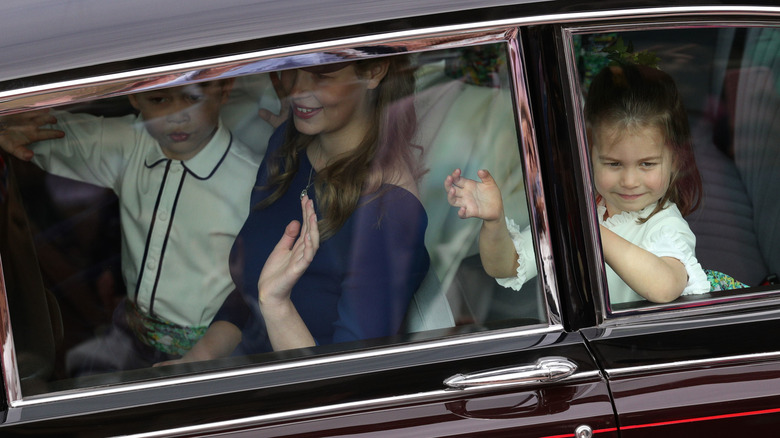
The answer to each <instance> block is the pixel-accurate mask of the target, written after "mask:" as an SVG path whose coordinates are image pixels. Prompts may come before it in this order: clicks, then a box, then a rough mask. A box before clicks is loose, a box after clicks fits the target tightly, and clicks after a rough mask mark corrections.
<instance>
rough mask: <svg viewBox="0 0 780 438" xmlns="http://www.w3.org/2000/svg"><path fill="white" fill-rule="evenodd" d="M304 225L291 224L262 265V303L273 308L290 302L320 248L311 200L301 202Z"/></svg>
mask: <svg viewBox="0 0 780 438" xmlns="http://www.w3.org/2000/svg"><path fill="white" fill-rule="evenodd" d="M301 210H302V211H303V224H302V225H301V223H300V222H298V221H292V222H290V224H289V225H287V228H286V229H285V230H284V235H283V236H282V238H281V239H280V240H279V243H277V244H276V247H274V250H273V251H272V252H271V255H269V256H268V259H267V260H266V262H265V265H263V270H262V271H261V272H260V279H259V280H258V282H257V288H258V293H259V296H258V298H259V300H260V305H261V307H262V306H263V305H269V306H274V305H278V304H281V303H285V302H287V301H288V300H289V299H290V292H292V288H293V286H295V283H297V282H298V279H299V278H301V275H303V273H304V272H305V271H306V268H308V267H309V264H311V261H312V259H314V255H315V254H316V253H317V249H319V246H320V233H319V228H318V227H317V215H316V213H315V212H314V203H313V201H311V200H310V199H309V197H308V196H304V197H303V198H302V199H301Z"/></svg>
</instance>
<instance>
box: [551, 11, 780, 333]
mask: <svg viewBox="0 0 780 438" xmlns="http://www.w3.org/2000/svg"><path fill="white" fill-rule="evenodd" d="M773 9H774V13H773V14H770V15H773V16H776V17H780V8H773ZM765 18H766V17H764V16H762V17H760V18H757V19H756V20H747V19H745V20H737V21H734V20H732V21H728V22H723V21H718V20H697V21H682V20H673V21H657V22H645V21H637V22H632V23H630V24H626V23H614V22H611V23H604V24H585V25H577V26H571V27H563V28H562V29H561V36H562V38H563V41H564V45H565V46H566V51H565V59H566V71H567V75H568V78H567V79H568V84H569V89H570V91H571V92H572V96H571V98H572V99H573V101H574V103H575V105H573V107H574V111H575V119H574V121H573V123H574V125H575V130H576V134H577V147H578V149H579V152H580V159H581V163H582V166H581V168H580V171H581V173H582V175H583V181H584V186H585V187H586V193H585V196H586V198H585V203H586V204H587V208H588V211H589V213H590V214H588V215H587V217H588V219H589V220H588V222H589V227H588V228H589V231H590V233H591V236H592V237H593V238H594V241H595V242H601V237H600V231H599V222H598V218H597V214H596V211H597V205H596V197H595V194H596V193H595V189H593V181H592V176H591V171H590V165H589V163H590V156H589V154H588V145H587V140H586V138H585V123H584V119H585V118H584V114H583V105H584V102H583V101H582V99H581V96H582V94H581V93H579V91H580V84H579V81H578V80H577V78H578V77H579V74H578V71H577V65H576V56H575V53H574V44H573V36H574V35H582V34H593V33H609V32H626V31H648V30H668V29H697V28H711V27H714V26H717V27H719V28H744V27H767V26H768V27H778V26H780V23H778V22H777V21H766V20H765ZM594 249H595V252H596V254H597V256H598V260H603V259H604V256H603V254H602V250H601V246H600V245H596V248H594ZM593 262H595V261H593ZM597 265H598V266H592V267H593V268H595V270H596V271H597V272H598V273H599V275H598V276H597V281H598V284H599V290H600V291H603V292H604V293H601V294H599V295H598V297H596V303H598V309H597V310H598V312H599V313H600V315H599V317H600V318H601V321H602V322H601V323H600V324H599V325H607V326H608V325H612V324H615V323H618V324H619V323H622V322H625V317H629V316H638V315H644V316H645V319H644V320H647V319H653V316H650V315H649V314H652V313H656V312H660V311H673V312H674V315H675V316H678V315H680V312H683V314H698V313H707V312H711V311H713V310H718V309H723V308H731V307H733V305H734V304H739V303H743V304H747V303H746V302H748V301H752V302H755V301H758V300H764V299H771V298H780V289H777V290H774V291H772V290H769V291H755V290H754V291H753V292H748V293H738V292H736V293H738V294H739V295H735V296H727V297H718V298H713V299H709V300H701V301H686V302H671V303H663V304H661V303H657V304H650V305H648V306H643V307H642V308H639V309H627V310H612V309H611V308H610V304H609V302H608V299H607V297H608V296H609V288H608V286H607V273H606V265H605V263H603V262H602V263H597ZM751 289H755V288H751ZM716 304H723V306H719V307H718V309H703V310H702V309H700V308H701V307H708V306H713V305H716ZM761 304H763V301H762V302H761ZM729 305H731V306H729ZM757 305H760V304H756V305H749V304H748V307H755V306H757ZM616 318H622V319H621V320H620V321H617V322H610V320H612V321H614V320H615V319H616ZM657 318H659V319H665V318H666V316H665V315H664V314H658V315H657Z"/></svg>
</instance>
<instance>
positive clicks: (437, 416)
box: [0, 0, 780, 438]
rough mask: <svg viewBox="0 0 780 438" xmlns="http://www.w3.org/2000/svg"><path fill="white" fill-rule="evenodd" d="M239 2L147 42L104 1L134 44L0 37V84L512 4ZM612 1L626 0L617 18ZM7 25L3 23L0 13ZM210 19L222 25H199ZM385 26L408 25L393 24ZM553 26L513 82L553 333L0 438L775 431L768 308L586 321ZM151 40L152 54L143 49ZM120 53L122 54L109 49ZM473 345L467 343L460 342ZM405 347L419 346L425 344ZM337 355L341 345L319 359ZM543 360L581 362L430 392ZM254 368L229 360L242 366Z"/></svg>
mask: <svg viewBox="0 0 780 438" xmlns="http://www.w3.org/2000/svg"><path fill="white" fill-rule="evenodd" d="M55 3H56V2H53V1H52V2H47V1H38V2H34V3H33V4H34V5H36V6H39V7H43V9H44V10H49V11H55V10H56V11H61V12H62V13H63V15H60V16H58V19H60V20H62V22H63V23H70V22H69V21H68V20H66V19H64V18H67V17H75V16H77V15H78V11H79V10H80V8H83V7H86V6H87V5H88V2H84V3H82V4H80V5H77V3H78V2H60V3H61V4H57V5H55ZM98 3H99V4H98ZM158 3H159V2H158ZM207 3H208V4H207ZM235 3H236V4H235V5H232V4H231V5H230V6H234V8H232V9H231V8H229V7H228V5H227V4H225V3H220V4H219V5H218V6H217V5H216V4H215V3H214V4H212V3H211V2H194V3H190V4H189V5H190V9H188V10H187V13H186V14H183V18H182V19H181V22H176V23H175V25H174V26H172V27H171V28H165V29H159V32H160V33H159V34H157V33H153V32H152V33H150V32H144V29H153V28H155V26H158V27H159V24H160V22H159V21H157V20H158V19H159V18H161V17H160V16H154V14H152V13H151V11H152V10H154V8H138V7H137V4H136V5H135V7H134V9H133V11H129V9H128V10H124V9H110V10H109V9H106V8H107V7H108V6H105V5H106V4H107V3H104V2H103V3H100V2H96V3H95V4H94V7H95V9H94V12H95V14H97V15H100V14H104V15H105V17H106V19H105V20H102V22H103V25H104V26H105V28H103V27H100V26H98V30H99V31H100V32H105V33H106V34H110V33H111V32H110V28H111V26H112V23H113V24H114V25H116V24H117V23H116V22H113V21H112V20H114V19H117V18H122V17H121V16H122V15H123V14H124V19H125V20H126V21H127V22H128V23H125V24H126V25H128V26H130V25H132V24H133V23H136V22H143V23H145V24H144V26H141V27H137V28H136V30H138V31H139V32H138V33H139V34H138V35H134V37H138V39H133V38H130V39H128V36H131V35H130V33H125V32H126V31H127V28H125V27H123V26H117V27H116V28H115V30H116V34H115V35H113V36H112V37H111V38H109V39H106V40H105V41H102V42H101V41H100V40H101V37H100V36H95V35H94V34H90V33H89V30H90V29H91V28H83V27H82V28H79V29H78V32H76V29H75V28H73V29H71V28H69V27H68V26H69V25H70V24H68V26H64V27H63V28H62V29H61V30H62V32H63V34H62V35H59V37H60V38H62V41H61V42H62V45H61V46H55V47H52V46H49V47H47V48H46V49H47V50H50V51H52V52H54V53H55V54H56V56H52V57H51V58H45V60H44V61H45V62H44V61H42V62H44V63H43V64H36V62H37V61H35V59H38V58H41V57H40V56H38V55H36V53H38V54H40V53H39V52H35V51H34V50H30V48H31V47H39V46H37V45H34V44H32V43H27V42H24V41H22V40H18V41H17V40H6V41H3V42H2V43H0V44H6V45H7V47H6V48H7V49H9V50H11V49H12V50H14V51H17V52H14V53H22V52H24V53H25V56H27V57H26V58H16V60H15V61H14V62H16V64H15V65H13V66H12V65H11V64H9V62H11V61H9V60H6V61H0V71H3V72H4V73H3V75H4V76H2V77H0V82H2V81H9V80H10V81H11V82H6V85H7V84H9V83H10V84H12V85H13V84H16V82H13V80H14V79H15V78H18V77H25V76H28V75H30V76H36V75H41V74H45V73H49V72H51V71H59V70H69V69H73V68H79V67H88V66H90V65H91V64H92V63H101V64H104V63H116V62H118V61H121V62H125V61H126V60H127V59H131V58H134V57H149V56H154V55H157V54H160V53H168V52H177V51H181V50H190V49H198V48H204V47H211V46H215V45H218V44H232V43H236V42H241V41H244V40H247V39H254V38H269V40H266V41H265V42H264V44H265V43H268V44H270V43H269V41H272V40H273V38H274V37H278V36H284V35H288V34H292V33H294V32H302V31H314V30H317V29H328V28H330V27H343V26H353V25H355V26H359V25H360V24H361V23H366V22H369V21H382V22H385V21H392V20H400V19H405V18H407V17H413V16H416V15H425V14H430V13H433V12H442V13H453V14H454V13H456V12H458V11H463V10H467V9H470V8H482V9H480V11H481V12H480V14H482V15H479V16H486V17H491V18H494V14H495V13H494V12H491V10H490V9H489V7H491V6H497V5H503V4H506V3H515V2H510V1H493V2H471V1H469V2H466V1H455V2H448V1H445V0H441V1H428V2H392V3H393V4H391V3H387V4H384V3H381V2H360V1H350V2H343V1H327V2H320V3H318V4H317V6H316V8H317V9H316V10H315V9H312V10H310V12H312V13H311V14H308V15H307V16H306V19H304V20H300V21H296V20H292V19H291V17H292V16H297V15H299V14H298V12H299V9H300V5H299V3H298V2H286V3H284V2H256V4H255V5H253V6H249V5H241V4H239V3H246V2H235ZM651 3H652V2H648V3H647V4H651ZM11 5H12V6H14V7H15V8H17V11H16V12H17V13H19V14H21V13H22V9H23V8H24V7H25V5H32V4H30V3H26V2H12V3H11ZM63 5H67V6H69V7H70V8H68V7H65V6H63ZM77 6H78V7H77ZM546 6H547V5H545V7H546ZM620 6H624V4H623V3H620V4H618V5H616V6H615V7H620ZM168 7H170V8H171V9H170V10H167V9H166V11H167V12H166V13H168V14H174V13H180V12H181V10H176V9H175V7H174V6H172V4H167V6H166V8H168ZM523 7H525V6H523ZM47 8H48V9H47ZM57 8H62V9H57ZM128 8H129V6H128ZM320 8H321V9H320ZM529 8H530V7H529ZM540 8H541V7H540ZM556 8H557V9H556ZM216 9H220V10H223V9H224V11H221V12H219V11H216ZM228 9H231V10H230V11H229V12H228V11H227V10H228ZM539 10H541V9H539ZM556 10H557V11H559V12H569V11H571V8H569V7H568V5H565V4H562V3H555V4H553V5H550V7H549V8H547V9H546V12H547V13H553V12H555V11H556ZM207 12H213V13H214V14H212V15H208V14H206V13H207ZM261 12H262V15H263V16H262V17H261V16H260V15H261ZM222 14H224V15H222ZM97 15H96V16H97ZM476 16H477V15H472V17H476ZM502 16H503V15H502ZM8 17H9V14H6V18H4V19H8ZM459 17H462V16H459ZM410 19H411V18H410ZM437 19H438V18H437V16H436V15H429V16H424V17H422V18H418V19H417V21H415V23H418V24H419V23H421V22H427V23H430V24H431V25H435V24H438V22H437ZM208 20H211V21H210V23H215V22H216V23H221V24H219V25H217V24H214V25H213V28H209V26H208V25H207V24H208V23H207V22H208ZM461 21H465V20H464V19H463V18H461ZM97 22H98V21H96V22H95V23H97ZM93 25H95V24H94V23H93ZM145 26H148V27H145ZM385 26H387V24H386V23H385ZM398 26H401V27H403V26H407V27H413V26H410V25H409V22H407V21H404V20H400V22H399V24H398ZM185 27H186V28H188V30H187V31H186V32H184V31H183V29H184V28H185ZM204 29H206V30H204ZM220 29H222V30H224V32H220ZM225 29H227V30H225ZM360 29H361V31H365V29H364V28H362V27H361V28H360ZM342 30H343V29H342ZM53 31H54V30H53V29H52V32H53ZM558 31H559V28H558V26H556V25H553V24H545V25H538V26H531V27H524V28H523V29H521V40H522V42H523V47H522V54H521V55H522V57H523V59H522V61H523V64H524V65H527V66H528V76H527V78H526V80H527V84H528V88H529V98H530V107H531V112H532V115H533V119H534V122H535V124H534V130H535V132H536V134H537V142H538V144H537V150H538V153H539V154H540V156H539V161H540V162H541V164H542V169H541V170H540V172H541V174H542V177H543V179H544V184H545V191H544V195H545V198H546V201H547V202H548V204H547V209H548V214H549V217H550V229H551V230H552V231H553V233H554V234H553V235H552V236H551V240H552V246H553V255H554V258H555V259H554V265H555V266H556V268H557V271H556V275H557V277H556V280H557V282H558V284H560V285H561V286H560V294H561V296H560V297H558V298H560V300H561V303H562V315H561V317H562V323H561V327H552V328H550V329H549V330H546V331H544V332H543V333H539V332H533V331H532V330H527V332H523V329H520V330H515V331H516V333H512V330H505V331H499V333H500V334H501V336H495V337H492V338H488V337H485V338H479V336H473V335H474V333H465V334H463V333H448V334H447V336H451V337H452V338H455V339H458V340H462V339H467V341H462V342H449V343H441V344H439V343H436V342H430V344H429V345H430V348H417V349H414V348H410V349H408V350H404V351H399V352H394V353H393V354H386V355H384V356H380V355H376V356H371V354H366V355H362V356H361V355H355V356H354V357H351V358H350V360H345V361H343V362H337V361H334V362H327V361H325V360H324V361H322V362H316V361H312V363H311V364H310V365H305V366H299V367H289V368H285V367H284V365H285V364H286V363H287V362H284V361H285V360H288V361H293V360H295V359H301V358H297V357H293V358H292V359H290V358H286V359H285V358H281V359H279V363H274V364H273V365H279V366H278V368H273V367H272V366H269V367H268V370H265V372H264V373H259V372H258V373H254V374H252V373H249V372H247V373H244V374H242V373H235V374H229V373H224V374H220V375H219V376H218V377H214V378H213V379H212V380H198V379H192V380H187V379H186V378H182V379H180V380H179V381H176V383H175V384H173V383H172V384H170V385H168V386H165V385H164V383H165V381H166V378H168V377H170V375H169V376H166V375H162V374H154V373H153V372H152V371H149V374H148V375H145V376H144V377H147V378H148V380H150V381H154V383H160V382H162V383H163V384H162V385H159V386H155V384H154V383H153V384H150V385H148V386H146V387H139V388H138V389H137V390H136V391H132V392H116V393H112V392H111V391H106V392H103V393H100V394H97V395H94V396H84V397H82V396H78V394H76V395H75V396H73V397H69V396H63V397H62V398H60V399H53V400H50V401H48V402H46V403H40V404H36V403H29V404H27V405H22V406H18V407H12V408H8V407H6V409H4V410H3V418H2V425H1V426H0V435H2V436H28V435H39V436H51V435H57V436H103V435H120V434H130V435H136V436H176V435H181V436H184V435H186V436H279V437H293V436H295V437H307V436H312V437H313V436H323V435H326V436H343V437H347V436H377V437H387V436H399V437H401V436H403V437H424V436H457V435H462V436H486V437H503V436H506V437H509V436H539V437H567V438H568V437H574V436H575V434H574V431H575V429H576V428H577V427H578V426H581V425H588V426H590V427H591V428H592V429H593V430H594V436H596V437H617V436H618V432H619V434H620V436H621V437H645V436H648V437H649V436H658V435H659V434H663V435H665V436H668V437H674V436H680V437H688V436H703V435H706V436H774V435H775V434H776V431H777V428H778V425H780V411H779V409H780V357H778V356H777V354H776V352H778V351H780V336H776V334H777V330H778V328H780V323H778V321H780V315H778V314H777V310H772V308H771V306H768V308H769V309H770V310H769V311H766V312H762V311H759V310H760V309H759V310H757V308H756V307H755V306H754V307H752V308H747V309H742V310H741V311H740V310H737V311H734V312H732V313H728V312H722V313H717V312H714V313H713V314H712V315H710V316H706V315H705V316H701V317H689V318H687V319H685V318H680V320H681V321H678V320H675V319H673V318H667V319H664V320H659V321H655V322H653V321H650V322H647V323H641V322H637V321H633V320H631V319H630V318H627V319H624V320H622V321H621V322H619V323H615V324H613V325H609V324H607V325H606V326H601V327H599V326H598V325H599V324H600V323H601V322H602V321H600V315H599V313H598V300H599V298H598V297H599V294H600V289H599V286H598V279H597V277H598V269H599V267H598V265H599V264H600V262H599V261H598V260H596V259H594V250H593V248H594V246H595V245H597V244H598V242H597V241H596V240H595V239H594V238H593V235H592V234H591V233H590V230H589V228H588V227H589V222H588V218H587V214H588V212H587V210H585V208H584V206H585V205H586V202H585V201H583V199H582V198H583V193H585V188H584V186H585V185H586V183H584V182H583V178H584V176H583V175H582V174H581V171H580V169H582V168H583V163H582V161H581V157H580V156H579V154H578V148H577V145H576V142H575V140H574V135H573V134H572V132H573V129H574V128H573V127H572V123H573V122H572V120H571V119H572V116H571V114H572V108H573V107H572V105H573V104H572V102H571V101H570V99H569V98H568V97H567V96H569V95H570V90H569V89H568V87H567V78H566V72H565V68H564V66H563V54H562V53H561V51H562V48H563V46H562V44H561V42H560V41H559V39H558V34H559V33H558ZM100 32H98V33H99V34H100ZM336 33H338V32H336ZM85 34H90V35H92V36H91V38H92V39H94V40H95V44H96V46H95V47H93V48H94V49H95V50H83V52H85V53H81V52H82V51H79V50H78V49H79V46H78V45H77V44H76V43H77V42H78V41H79V38H83V35H85ZM80 35H81V36H80ZM313 35H315V36H314V37H312V38H313V40H314V39H316V38H315V37H317V38H321V39H322V40H326V39H328V38H330V37H331V36H332V35H331V33H330V32H329V31H327V30H325V31H322V32H321V33H319V34H313ZM150 36H151V37H152V39H155V40H156V41H158V42H159V44H155V45H153V47H150V46H149V44H148V42H147V41H148V39H149V37H150ZM339 36H340V37H344V36H345V35H339ZM347 36H349V35H347ZM140 37H143V38H142V39H143V41H142V39H141V38H140ZM42 38H43V37H42ZM44 39H46V40H56V39H57V35H56V34H54V33H52V34H48V36H46V37H45V38H44ZM273 41H277V40H273ZM36 43H40V42H39V41H38V42H36ZM98 43H100V44H102V43H105V44H104V45H103V46H101V45H100V44H98ZM117 46H120V47H122V48H123V50H122V51H118V50H116V48H117ZM41 47H45V45H41ZM82 48H83V47H82ZM36 50H41V49H36ZM208 53H211V52H208ZM193 58H194V56H193ZM7 59H14V58H13V57H9V58H7ZM3 62H5V63H6V64H2V63H3ZM171 62H173V61H171ZM4 65H5V67H7V68H5V67H3V66H4ZM129 65H133V64H132V63H129ZM114 67H116V64H114ZM112 68H113V67H112ZM775 307H776V306H775ZM469 336H473V337H474V339H475V341H473V342H469V341H468V339H469V338H468V337H469ZM428 340H430V339H428ZM428 340H426V341H428ZM403 342H408V344H409V345H411V346H417V345H420V344H422V343H424V342H425V341H418V342H419V343H415V341H414V340H410V339H406V340H404V341H403ZM404 345H406V344H404ZM425 345H428V344H425ZM367 350H369V348H367ZM372 351H373V350H372ZM339 353H343V352H338V351H336V352H332V351H331V352H329V353H328V354H331V356H337V355H338V354H339ZM541 357H565V358H567V359H569V360H572V361H573V362H575V363H576V364H577V366H578V369H577V372H576V373H575V375H573V376H572V377H570V378H566V379H563V380H560V381H553V382H539V383H533V384H524V385H518V386H505V387H494V388H483V389H479V390H476V391H471V390H469V391H464V390H452V389H447V388H446V387H445V386H444V385H443V381H444V380H445V379H447V378H448V377H451V376H453V375H455V374H458V373H469V372H479V371H485V370H492V369H496V368H504V367H512V366H518V365H525V364H530V363H534V362H535V361H536V360H538V359H539V358H541ZM304 359H308V358H306V357H304ZM315 362H316V363H315ZM280 364H281V365H280ZM250 365H251V364H247V363H243V364H240V366H243V367H245V368H248V367H249V366H250ZM240 366H237V368H240ZM181 370H185V371H186V368H184V367H183V368H181ZM177 371H180V370H177ZM184 374H185V377H189V376H188V375H186V373H184Z"/></svg>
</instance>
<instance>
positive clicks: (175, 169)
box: [171, 163, 181, 173]
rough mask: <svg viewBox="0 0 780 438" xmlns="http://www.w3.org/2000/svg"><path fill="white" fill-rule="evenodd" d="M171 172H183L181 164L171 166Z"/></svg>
mask: <svg viewBox="0 0 780 438" xmlns="http://www.w3.org/2000/svg"><path fill="white" fill-rule="evenodd" d="M171 172H173V173H179V172H181V164H179V163H174V164H173V165H171Z"/></svg>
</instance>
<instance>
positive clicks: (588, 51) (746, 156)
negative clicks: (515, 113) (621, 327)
mask: <svg viewBox="0 0 780 438" xmlns="http://www.w3.org/2000/svg"><path fill="white" fill-rule="evenodd" d="M574 44H575V49H576V53H577V67H578V72H579V74H580V78H579V79H580V81H581V90H582V96H583V99H584V100H585V101H586V102H587V100H588V99H589V98H591V96H588V95H587V94H588V91H587V90H588V89H589V87H590V86H591V84H592V83H593V81H594V78H595V77H596V75H597V73H598V72H599V71H601V70H602V69H603V68H604V67H607V66H609V65H615V62H614V61H615V60H617V59H622V60H630V61H631V62H633V63H638V64H654V65H657V67H658V68H659V69H660V70H662V71H663V72H665V73H668V74H669V75H670V76H671V77H672V79H673V80H674V82H675V83H676V86H677V88H678V89H679V92H680V95H681V97H682V101H683V104H684V106H685V109H686V113H687V117H688V119H689V124H690V129H691V140H692V145H693V151H694V155H695V160H696V165H697V168H698V170H699V172H700V174H701V178H702V182H703V191H702V195H703V196H702V200H701V205H700V207H699V208H698V209H697V210H696V211H694V212H693V213H691V214H690V215H688V216H687V217H686V218H685V219H686V221H687V223H688V224H689V226H690V229H691V230H692V232H693V233H694V235H695V238H696V241H695V242H696V247H695V251H696V253H695V254H696V259H697V261H698V262H699V263H700V265H701V267H702V268H703V269H704V271H705V273H706V274H707V280H708V281H709V287H710V293H708V294H706V295H700V296H698V297H697V296H692V297H688V298H686V297H685V296H683V298H681V300H686V299H700V298H702V297H710V298H711V297H713V296H718V291H722V290H730V289H737V288H742V287H748V286H750V287H755V286H761V285H766V284H773V283H776V281H777V280H776V279H777V276H776V274H777V273H778V272H780V252H778V249H777V248H778V245H777V242H778V239H780V235H779V234H778V233H780V231H778V227H777V225H776V222H777V221H776V218H777V215H778V213H780V211H778V210H777V209H778V205H780V203H778V198H777V196H776V194H774V193H772V192H773V190H771V189H770V187H775V186H776V185H777V184H778V180H779V179H780V172H778V171H777V169H778V163H777V160H778V157H779V156H780V153H778V152H780V151H778V149H777V138H780V132H778V131H777V130H778V126H780V125H779V124H778V122H780V120H778V114H780V112H778V108H780V56H778V53H780V51H778V47H780V29H778V28H776V27H769V28H760V27H753V28H714V27H710V28H699V29H662V30H649V31H636V32H610V33H601V34H587V35H576V36H575V38H574ZM586 108H587V107H586ZM589 140H590V141H593V136H592V135H591V137H590V138H589ZM593 165H594V179H595V168H596V167H598V163H596V162H594V164H593ZM605 245H606V243H605ZM605 254H606V250H605ZM610 281H612V280H610ZM609 286H610V288H613V285H612V282H610V284H609ZM636 299H637V300H640V299H641V298H640V297H637V298H636ZM613 304H615V302H614V301H613ZM621 308H626V306H625V305H623V306H621V305H619V304H618V305H614V306H613V309H621Z"/></svg>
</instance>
